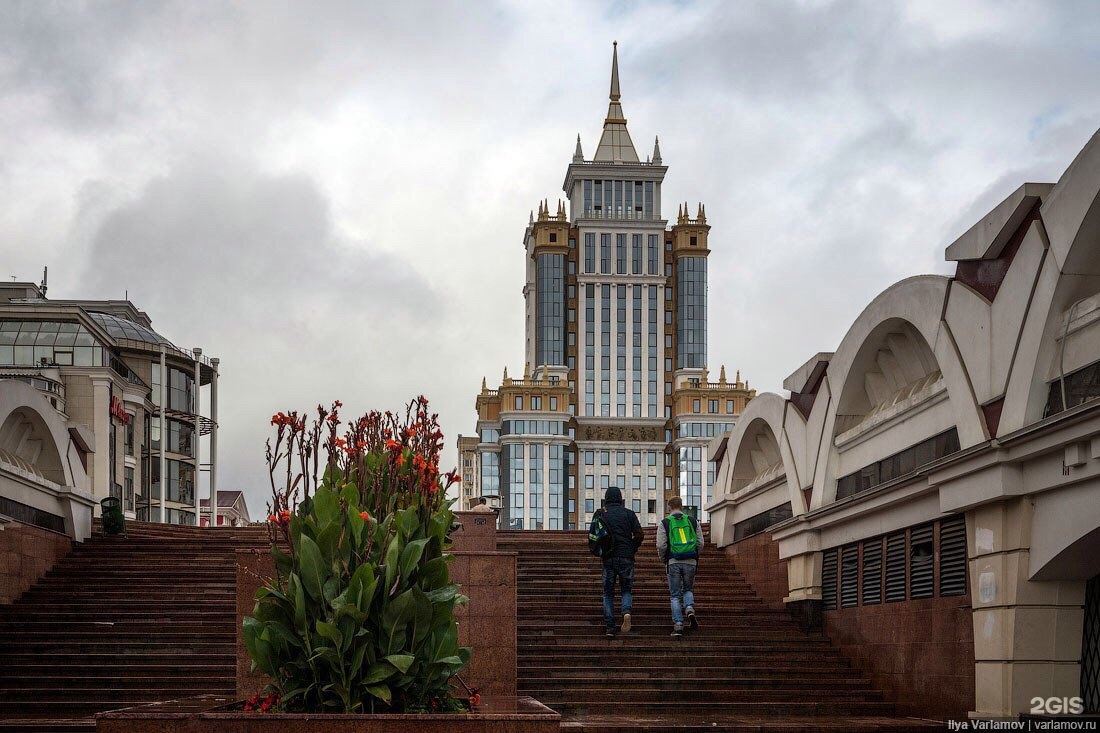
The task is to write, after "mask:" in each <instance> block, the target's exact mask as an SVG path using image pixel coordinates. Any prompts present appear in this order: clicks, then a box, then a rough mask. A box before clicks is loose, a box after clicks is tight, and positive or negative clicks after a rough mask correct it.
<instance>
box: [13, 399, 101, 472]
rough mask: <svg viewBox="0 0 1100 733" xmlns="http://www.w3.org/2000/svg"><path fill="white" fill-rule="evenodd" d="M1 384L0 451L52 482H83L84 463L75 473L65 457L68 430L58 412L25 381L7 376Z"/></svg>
mask: <svg viewBox="0 0 1100 733" xmlns="http://www.w3.org/2000/svg"><path fill="white" fill-rule="evenodd" d="M0 387H2V388H0V451H3V453H4V454H6V455H7V456H10V457H12V458H14V459H15V460H16V461H17V463H16V465H17V466H19V467H30V468H31V469H32V470H33V472H34V473H36V474H38V475H40V476H41V477H42V478H44V479H46V480H48V481H51V482H53V483H55V484H59V485H62V486H81V487H82V486H84V485H86V483H87V476H86V475H84V473H83V466H81V465H80V464H79V462H78V464H77V465H78V468H79V470H77V471H75V475H74V469H73V467H72V466H70V462H69V461H67V460H66V455H65V453H66V450H67V447H68V445H69V432H68V428H67V427H66V425H65V422H64V421H63V420H62V419H61V417H60V416H59V415H58V414H57V412H55V411H54V410H53V409H52V408H51V407H50V406H49V404H48V403H47V402H46V401H45V399H43V397H42V395H41V394H40V393H39V392H38V391H37V390H36V389H34V388H33V387H31V386H30V385H28V384H26V383H24V382H21V381H18V380H12V379H6V380H4V381H3V383H2V384H0ZM78 480H79V481H80V483H79V484H78V483H77V481H78Z"/></svg>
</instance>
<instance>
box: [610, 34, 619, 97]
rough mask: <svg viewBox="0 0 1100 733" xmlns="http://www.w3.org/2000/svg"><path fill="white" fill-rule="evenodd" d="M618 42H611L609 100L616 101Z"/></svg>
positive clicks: (617, 88) (617, 92)
mask: <svg viewBox="0 0 1100 733" xmlns="http://www.w3.org/2000/svg"><path fill="white" fill-rule="evenodd" d="M620 96H621V95H620V94H619V42H618V41H612V42H611V101H612V102H618V101H619V97H620Z"/></svg>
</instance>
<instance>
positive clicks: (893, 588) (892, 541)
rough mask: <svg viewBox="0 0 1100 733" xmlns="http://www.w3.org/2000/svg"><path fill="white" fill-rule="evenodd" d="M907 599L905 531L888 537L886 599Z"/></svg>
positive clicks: (891, 600)
mask: <svg viewBox="0 0 1100 733" xmlns="http://www.w3.org/2000/svg"><path fill="white" fill-rule="evenodd" d="M904 600H905V532H899V533H898V534H892V535H890V536H889V537H887V538H886V601H887V603H890V602H893V601H904Z"/></svg>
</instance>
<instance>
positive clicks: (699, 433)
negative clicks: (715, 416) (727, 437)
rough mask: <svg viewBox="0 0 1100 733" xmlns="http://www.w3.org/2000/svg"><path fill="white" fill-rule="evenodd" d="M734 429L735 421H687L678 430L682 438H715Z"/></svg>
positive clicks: (677, 432)
mask: <svg viewBox="0 0 1100 733" xmlns="http://www.w3.org/2000/svg"><path fill="white" fill-rule="evenodd" d="M731 430H733V423H720V422H713V423H712V422H685V423H680V427H679V428H678V429H677V430H676V435H677V437H680V438H713V437H715V436H717V435H721V434H722V433H727V432H729V431H731Z"/></svg>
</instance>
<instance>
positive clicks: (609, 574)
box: [603, 486, 642, 637]
mask: <svg viewBox="0 0 1100 733" xmlns="http://www.w3.org/2000/svg"><path fill="white" fill-rule="evenodd" d="M603 520H604V523H605V524H607V529H608V531H609V532H610V533H611V537H612V540H613V544H612V547H611V552H609V553H608V554H607V555H605V556H604V558H603V623H604V626H605V627H606V628H607V635H608V636H610V637H613V636H615V579H616V578H618V579H619V590H620V591H621V593H622V597H623V600H622V609H623V625H622V629H623V633H624V634H625V633H626V632H628V631H630V611H631V609H632V608H633V597H632V591H633V588H634V553H635V552H637V551H638V547H640V546H641V544H642V525H641V524H640V523H639V522H638V515H637V514H635V513H634V512H633V511H631V510H630V509H627V508H626V506H624V505H623V492H622V491H621V490H620V489H619V488H618V487H616V486H612V487H611V488H609V489H608V490H607V493H605V494H604V515H603Z"/></svg>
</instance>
